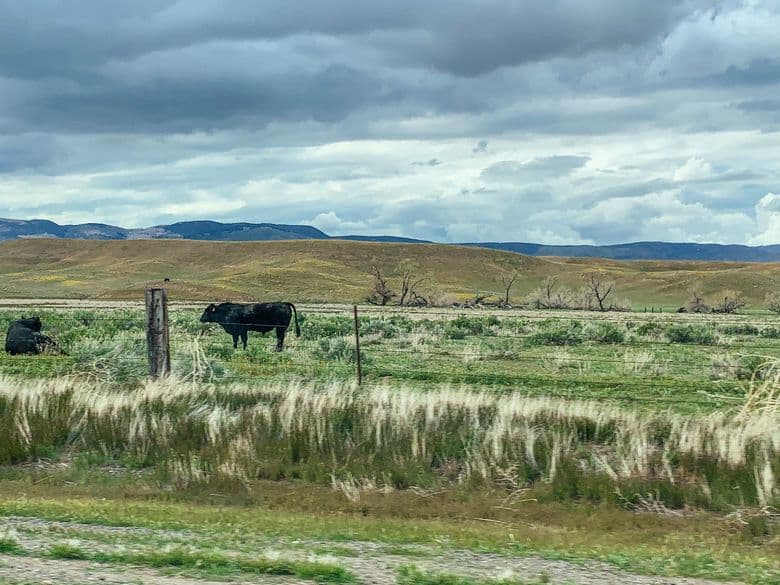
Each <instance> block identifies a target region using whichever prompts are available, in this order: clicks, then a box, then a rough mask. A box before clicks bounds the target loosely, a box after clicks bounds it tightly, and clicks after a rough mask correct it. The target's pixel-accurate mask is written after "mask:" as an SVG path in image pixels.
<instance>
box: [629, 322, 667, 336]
mask: <svg viewBox="0 0 780 585" xmlns="http://www.w3.org/2000/svg"><path fill="white" fill-rule="evenodd" d="M663 332H664V326H663V325H662V324H661V323H658V322H657V321H645V322H644V323H641V324H640V325H638V326H637V328H636V334H637V335H640V336H642V337H647V336H655V335H660V334H662V333H663Z"/></svg>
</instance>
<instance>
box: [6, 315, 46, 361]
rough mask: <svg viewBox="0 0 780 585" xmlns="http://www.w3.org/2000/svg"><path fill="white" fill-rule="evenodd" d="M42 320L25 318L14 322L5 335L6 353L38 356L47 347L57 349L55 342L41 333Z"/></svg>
mask: <svg viewBox="0 0 780 585" xmlns="http://www.w3.org/2000/svg"><path fill="white" fill-rule="evenodd" d="M41 329H43V324H42V323H41V320H40V318H38V317H37V316H36V317H25V318H23V319H19V320H18V321H12V322H11V324H10V325H9V326H8V332H7V333H6V335H5V351H6V353H8V354H11V355H24V354H26V355H37V354H39V353H41V352H42V351H43V350H45V349H46V348H47V347H56V345H57V344H56V343H54V340H53V339H52V338H51V337H49V336H48V335H44V334H43V333H41Z"/></svg>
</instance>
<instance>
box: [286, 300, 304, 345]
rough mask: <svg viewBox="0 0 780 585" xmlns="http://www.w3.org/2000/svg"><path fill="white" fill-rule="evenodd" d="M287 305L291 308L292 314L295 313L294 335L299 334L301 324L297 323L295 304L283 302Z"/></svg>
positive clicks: (297, 335)
mask: <svg viewBox="0 0 780 585" xmlns="http://www.w3.org/2000/svg"><path fill="white" fill-rule="evenodd" d="M285 305H287V306H288V307H290V308H291V309H292V310H293V315H295V337H300V336H301V326H300V325H298V311H296V310H295V305H293V304H292V303H285Z"/></svg>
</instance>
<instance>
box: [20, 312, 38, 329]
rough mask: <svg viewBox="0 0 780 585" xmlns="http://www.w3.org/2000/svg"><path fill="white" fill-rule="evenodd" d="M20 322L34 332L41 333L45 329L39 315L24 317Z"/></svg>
mask: <svg viewBox="0 0 780 585" xmlns="http://www.w3.org/2000/svg"><path fill="white" fill-rule="evenodd" d="M18 322H19V324H21V325H23V326H24V327H27V328H28V329H32V330H33V331H40V330H41V329H43V324H42V323H41V319H40V317H38V315H33V316H32V317H22V318H21V319H19V321H18Z"/></svg>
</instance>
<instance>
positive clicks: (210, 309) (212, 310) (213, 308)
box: [209, 303, 217, 313]
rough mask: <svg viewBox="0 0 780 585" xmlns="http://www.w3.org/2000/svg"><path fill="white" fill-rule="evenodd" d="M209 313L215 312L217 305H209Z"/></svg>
mask: <svg viewBox="0 0 780 585" xmlns="http://www.w3.org/2000/svg"><path fill="white" fill-rule="evenodd" d="M209 311H211V312H212V313H215V312H216V311H217V305H215V304H214V303H211V304H210V305H209Z"/></svg>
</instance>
